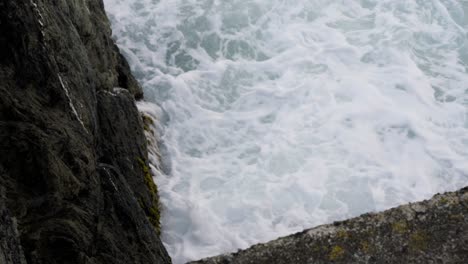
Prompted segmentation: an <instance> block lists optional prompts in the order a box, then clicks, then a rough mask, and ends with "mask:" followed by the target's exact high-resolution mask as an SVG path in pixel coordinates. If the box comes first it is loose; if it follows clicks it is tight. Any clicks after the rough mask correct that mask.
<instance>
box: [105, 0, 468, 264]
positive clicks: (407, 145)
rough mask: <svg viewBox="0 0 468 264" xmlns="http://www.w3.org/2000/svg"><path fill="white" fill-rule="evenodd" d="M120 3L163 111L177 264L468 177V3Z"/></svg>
mask: <svg viewBox="0 0 468 264" xmlns="http://www.w3.org/2000/svg"><path fill="white" fill-rule="evenodd" d="M105 4H106V9H107V11H108V13H109V16H110V18H111V22H112V26H113V30H114V36H115V38H116V40H117V43H118V45H119V46H120V48H121V50H122V52H123V53H124V54H125V56H126V57H127V58H128V60H129V62H130V64H131V67H132V69H133V71H134V73H135V75H136V77H137V78H138V80H139V81H140V82H141V84H142V85H143V87H144V90H145V94H146V100H149V101H152V102H156V103H157V104H159V106H160V107H161V109H162V110H161V111H160V112H161V113H162V114H161V115H160V120H161V122H162V127H163V129H162V130H161V131H160V133H161V134H162V135H161V136H162V140H163V141H164V143H165V145H166V147H167V152H168V156H166V157H168V159H169V160H170V163H171V166H170V172H169V173H168V174H167V175H162V176H159V177H158V178H157V182H158V184H159V188H160V194H161V200H162V203H163V241H164V243H165V244H166V246H167V249H168V250H169V252H170V254H171V255H172V257H173V259H174V262H175V263H181V262H184V261H187V260H193V259H197V258H201V257H206V256H209V255H215V254H219V253H222V252H225V251H232V250H236V249H237V248H245V247H248V246H249V245H252V244H254V243H257V242H263V241H267V240H270V239H273V238H276V237H278V236H281V235H286V234H289V233H291V232H295V231H299V230H302V229H304V228H308V227H312V226H315V225H317V224H322V223H326V222H330V221H332V220H337V219H343V218H347V217H350V216H356V215H358V214H361V213H364V212H368V211H375V210H382V209H386V208H389V207H392V206H396V205H398V204H401V203H405V202H409V201H415V200H420V199H424V198H428V197H430V196H431V195H433V194H435V193H437V192H442V191H448V190H454V189H457V188H459V187H462V186H464V185H467V184H468V112H467V110H468V108H467V107H468V30H467V29H468V0H295V1H293V0H223V1H222V0H105ZM154 108H158V106H154ZM166 163H168V162H166ZM167 167H169V166H167Z"/></svg>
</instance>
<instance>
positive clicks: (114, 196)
mask: <svg viewBox="0 0 468 264" xmlns="http://www.w3.org/2000/svg"><path fill="white" fill-rule="evenodd" d="M0 32H1V34H0V94H1V96H0V189H4V194H5V195H4V196H1V197H0V235H1V237H0V263H2V264H3V263H8V264H9V263H15V264H16V263H26V262H27V263H29V264H33V263H34V264H36V263H37V264H42V263H43V264H45V263H47V264H54V263H57V264H58V263H60V264H63V263H90V264H94V263H151V264H154V263H170V258H169V256H168V254H167V252H166V250H165V249H164V247H163V245H162V243H161V241H160V239H159V237H158V232H159V230H158V228H159V223H157V219H158V217H159V212H158V211H155V210H158V209H159V207H158V206H159V205H158V200H157V189H156V187H155V186H154V183H152V181H151V182H148V177H149V178H150V179H151V175H149V171H148V156H147V147H146V139H145V137H144V133H143V124H142V120H141V118H140V115H139V113H138V110H137V108H136V106H135V102H134V98H137V99H138V98H141V97H142V91H141V88H140V87H139V85H138V83H137V82H136V81H135V79H134V78H133V77H132V75H131V74H130V70H129V68H128V64H127V62H126V61H125V60H124V59H123V57H122V56H121V55H120V53H119V51H118V48H117V46H116V45H115V44H114V42H113V40H112V39H111V37H110V36H111V30H110V26H109V21H108V19H107V17H106V15H105V13H104V8H103V3H102V1H101V0H77V1H69V0H2V1H0ZM117 87H120V88H117ZM23 253H24V255H23Z"/></svg>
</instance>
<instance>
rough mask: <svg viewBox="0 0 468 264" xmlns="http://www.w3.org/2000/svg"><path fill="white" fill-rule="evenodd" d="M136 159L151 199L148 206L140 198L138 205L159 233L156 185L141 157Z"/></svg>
mask: <svg viewBox="0 0 468 264" xmlns="http://www.w3.org/2000/svg"><path fill="white" fill-rule="evenodd" d="M137 161H138V163H139V165H140V167H141V169H142V171H143V176H144V180H145V184H146V187H147V188H148V190H149V192H150V195H151V200H152V204H151V205H150V206H145V205H144V203H143V202H142V201H141V200H140V206H142V208H143V210H145V212H146V215H147V216H148V220H149V221H150V223H151V224H152V225H153V227H154V228H155V230H156V232H157V233H158V235H159V234H161V213H160V211H161V210H160V206H159V194H158V187H157V186H156V184H155V183H154V181H153V176H152V175H151V169H150V168H149V167H148V165H147V163H146V162H145V161H144V160H143V159H142V158H137Z"/></svg>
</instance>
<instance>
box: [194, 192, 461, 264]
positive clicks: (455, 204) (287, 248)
mask: <svg viewBox="0 0 468 264" xmlns="http://www.w3.org/2000/svg"><path fill="white" fill-rule="evenodd" d="M193 263H199V264H202V263H204V264H235V263H239V264H240V263H242V264H248V263H252V264H253V263H255V264H262V263H264V264H271V263H276V264H292V263H304V264H305V263H311V264H312V263H402V264H403V263H424V264H426V263H460V264H462V263H468V187H466V188H464V189H462V190H460V191H458V192H452V193H445V194H438V195H436V196H434V197H433V198H432V199H430V200H428V201H423V202H419V203H413V204H408V205H403V206H400V207H397V208H394V209H390V210H388V211H385V212H381V213H375V214H374V213H373V214H365V215H362V216H360V217H357V218H353V219H350V220H346V221H342V222H335V223H333V224H330V225H323V226H319V227H316V228H312V229H309V230H306V231H303V232H301V233H297V234H294V235H291V236H288V237H284V238H280V239H278V240H274V241H271V242H269V243H266V244H259V245H255V246H253V247H251V248H249V249H247V250H242V251H239V252H237V253H233V254H226V255H221V256H217V257H213V258H207V259H204V260H200V261H196V262H193Z"/></svg>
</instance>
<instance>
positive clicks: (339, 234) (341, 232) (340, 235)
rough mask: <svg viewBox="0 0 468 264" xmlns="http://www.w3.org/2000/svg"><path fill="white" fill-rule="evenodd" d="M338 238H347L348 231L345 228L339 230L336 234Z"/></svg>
mask: <svg viewBox="0 0 468 264" xmlns="http://www.w3.org/2000/svg"><path fill="white" fill-rule="evenodd" d="M336 236H337V237H338V238H339V239H342V240H345V239H348V238H349V233H348V232H347V231H346V230H343V229H342V230H339V231H338V232H337V234H336Z"/></svg>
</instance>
